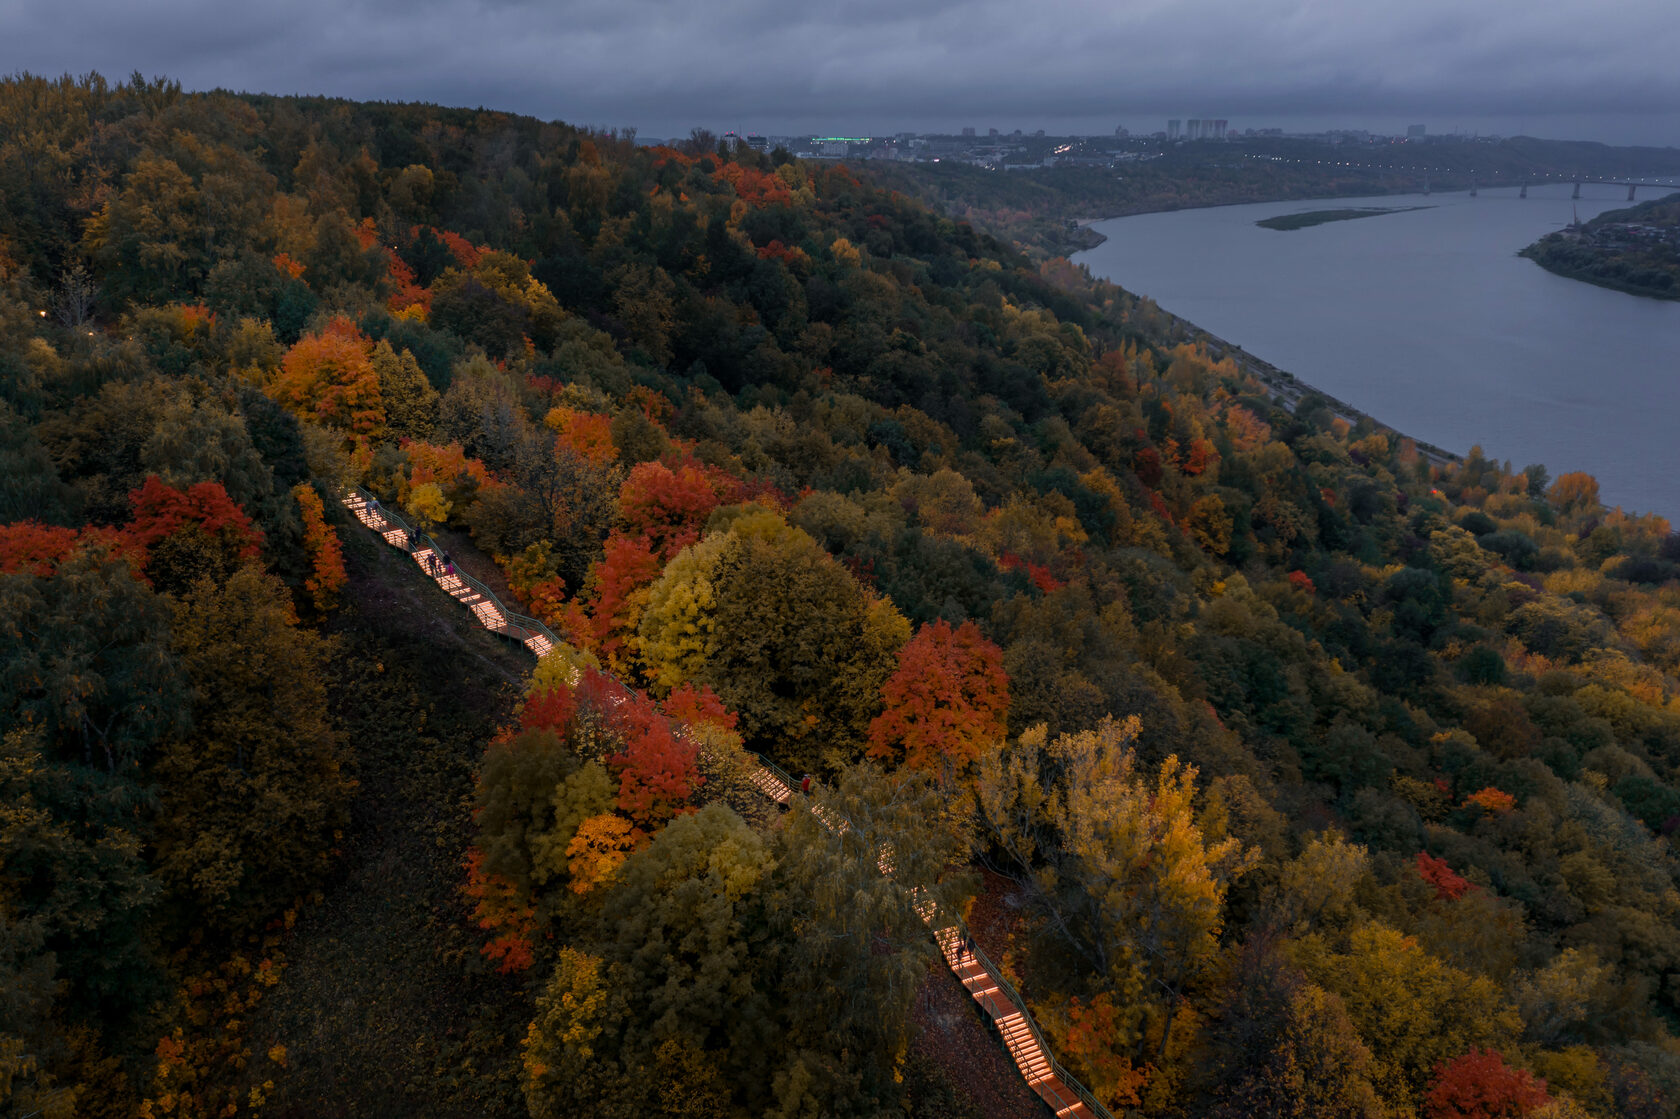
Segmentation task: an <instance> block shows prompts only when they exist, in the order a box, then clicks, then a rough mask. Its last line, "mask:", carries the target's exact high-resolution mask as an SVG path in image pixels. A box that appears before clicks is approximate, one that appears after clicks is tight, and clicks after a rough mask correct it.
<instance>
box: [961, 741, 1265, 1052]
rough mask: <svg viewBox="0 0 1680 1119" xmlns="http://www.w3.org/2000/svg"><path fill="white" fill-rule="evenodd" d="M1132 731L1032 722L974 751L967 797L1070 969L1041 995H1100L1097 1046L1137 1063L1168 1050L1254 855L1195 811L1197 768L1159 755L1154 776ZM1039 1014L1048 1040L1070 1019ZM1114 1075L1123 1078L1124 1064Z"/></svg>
mask: <svg viewBox="0 0 1680 1119" xmlns="http://www.w3.org/2000/svg"><path fill="white" fill-rule="evenodd" d="M1139 729H1140V724H1139V721H1138V719H1137V718H1136V716H1133V717H1131V718H1128V719H1124V720H1117V719H1113V718H1106V719H1104V720H1103V722H1102V723H1101V725H1099V726H1098V727H1097V728H1096V729H1095V730H1088V731H1082V732H1080V733H1078V734H1064V735H1061V736H1060V737H1058V738H1056V739H1055V740H1054V741H1048V735H1047V733H1046V731H1045V728H1044V727H1043V726H1042V725H1041V726H1038V727H1035V728H1033V729H1031V730H1028V731H1026V732H1025V733H1023V734H1022V735H1021V736H1020V738H1019V740H1018V741H1017V742H1016V743H1015V744H1014V745H1013V746H1009V747H1007V748H997V749H993V750H991V751H989V752H987V753H986V754H984V755H982V757H981V759H980V762H979V765H978V767H977V780H976V799H977V804H978V809H979V816H980V821H981V826H982V829H983V831H984V832H985V834H986V837H987V838H988V839H989V840H990V841H991V842H992V843H993V844H994V845H996V846H997V847H998V848H1000V849H1001V850H1003V851H1005V852H1007V853H1008V854H1009V855H1010V856H1011V857H1012V858H1013V859H1014V860H1015V861H1016V862H1017V863H1018V864H1019V866H1020V868H1021V871H1022V873H1023V874H1024V876H1025V877H1026V880H1027V884H1028V885H1029V886H1030V887H1031V888H1032V890H1033V893H1034V895H1035V898H1036V900H1037V901H1038V903H1039V905H1040V908H1041V911H1042V914H1043V916H1044V928H1045V930H1046V933H1047V940H1046V944H1045V947H1046V948H1048V949H1049V950H1050V951H1051V952H1052V953H1053V955H1054V957H1056V958H1058V965H1059V966H1058V967H1057V970H1058V971H1060V972H1061V973H1063V974H1065V975H1066V976H1067V979H1066V980H1065V981H1063V982H1062V983H1061V984H1060V985H1061V986H1063V987H1064V988H1065V990H1062V991H1059V992H1049V991H1046V992H1040V993H1039V994H1041V995H1042V997H1043V1000H1044V1001H1045V1002H1046V1003H1053V1002H1054V1003H1062V1004H1063V1005H1067V1006H1070V1007H1073V1008H1075V1009H1077V1007H1078V1006H1080V1005H1081V1003H1080V1000H1081V999H1083V1000H1084V1005H1086V1006H1089V1005H1091V1004H1092V1003H1094V1002H1095V1001H1096V1000H1102V1001H1101V1005H1102V1006H1103V1007H1104V1013H1103V1015H1102V1017H1103V1019H1104V1024H1103V1030H1102V1032H1103V1033H1104V1035H1105V1036H1104V1038H1103V1039H1102V1041H1103V1042H1104V1044H1106V1046H1107V1048H1108V1050H1109V1051H1110V1052H1111V1053H1112V1054H1115V1055H1118V1056H1121V1057H1124V1058H1126V1059H1127V1060H1129V1061H1132V1062H1134V1063H1135V1064H1136V1065H1138V1066H1140V1067H1141V1066H1142V1065H1143V1064H1147V1063H1151V1062H1155V1061H1157V1060H1158V1059H1159V1057H1160V1055H1161V1054H1162V1053H1165V1052H1167V1051H1168V1049H1169V1047H1170V1046H1171V1045H1172V1031H1173V1023H1174V1021H1175V1020H1176V1019H1177V1018H1179V1017H1180V1015H1179V1011H1180V1009H1181V1005H1182V1004H1183V1002H1184V1000H1185V998H1186V997H1187V996H1188V995H1190V994H1191V993H1193V992H1194V991H1195V990H1196V989H1197V987H1198V986H1199V985H1200V984H1202V983H1204V982H1205V981H1207V980H1208V979H1209V978H1210V976H1211V973H1212V972H1213V970H1214V968H1215V964H1216V963H1217V959H1218V955H1219V933H1220V929H1221V927H1222V924H1223V910H1224V903H1225V892H1226V889H1227V888H1228V886H1229V885H1230V883H1231V882H1232V881H1233V880H1234V879H1235V878H1236V877H1237V876H1239V875H1240V874H1242V873H1244V872H1245V871H1246V870H1248V869H1249V868H1250V867H1252V866H1253V865H1254V863H1255V861H1256V856H1257V853H1256V852H1253V851H1250V850H1247V849H1245V848H1244V847H1243V846H1242V844H1241V843H1240V842H1239V841H1238V840H1237V839H1235V838H1234V837H1231V836H1227V835H1224V834H1223V822H1222V821H1221V820H1219V819H1217V818H1215V817H1214V815H1213V814H1203V815H1198V813H1197V810H1196V785H1195V782H1196V769H1195V767H1193V766H1187V765H1184V764H1183V763H1181V762H1180V761H1179V760H1178V758H1176V757H1168V758H1167V759H1166V760H1164V761H1163V762H1161V764H1160V765H1159V766H1158V767H1155V768H1154V771H1153V772H1150V771H1149V769H1148V768H1146V767H1145V766H1144V765H1143V764H1142V763H1141V762H1140V761H1139V758H1138V756H1137V753H1136V750H1135V748H1134V747H1135V743H1136V740H1137V736H1138V732H1139ZM1029 997H1032V996H1029ZM1109 1007H1112V1013H1110V1012H1109V1011H1108V1009H1107V1008H1109ZM1085 1017H1086V1018H1088V1017H1089V1015H1085ZM1047 1018H1048V1022H1047V1024H1048V1025H1049V1026H1050V1029H1051V1032H1052V1034H1055V1033H1056V1032H1057V1031H1058V1029H1059V1028H1065V1027H1067V1026H1068V1025H1069V1024H1070V1023H1073V1022H1075V1021H1077V1020H1078V1019H1079V1018H1080V1015H1079V1014H1077V1013H1074V1014H1070V1015H1063V1014H1051V1015H1048V1016H1047ZM1086 1028H1087V1030H1088V1028H1089V1024H1088V1023H1086ZM1183 1040H1184V1039H1181V1042H1182V1041H1183ZM1081 1042H1082V1044H1083V1045H1084V1046H1085V1047H1086V1048H1090V1046H1091V1039H1090V1038H1088V1037H1084V1038H1081ZM1113 1076H1114V1077H1116V1078H1118V1079H1120V1080H1125V1079H1126V1077H1125V1075H1124V1068H1121V1069H1120V1070H1119V1071H1117V1072H1115V1073H1113Z"/></svg>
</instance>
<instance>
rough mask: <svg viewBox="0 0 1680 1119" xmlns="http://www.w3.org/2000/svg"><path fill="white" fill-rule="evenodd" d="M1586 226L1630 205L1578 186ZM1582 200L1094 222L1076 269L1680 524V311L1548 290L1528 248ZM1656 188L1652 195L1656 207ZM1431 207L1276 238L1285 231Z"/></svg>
mask: <svg viewBox="0 0 1680 1119" xmlns="http://www.w3.org/2000/svg"><path fill="white" fill-rule="evenodd" d="M1581 190H1582V195H1583V197H1582V198H1581V200H1580V201H1579V202H1578V203H1574V205H1575V206H1576V207H1578V208H1579V213H1580V216H1581V220H1582V221H1585V220H1586V219H1588V218H1590V217H1592V216H1594V215H1595V214H1598V213H1600V212H1601V211H1603V210H1609V209H1615V208H1617V207H1621V206H1625V205H1627V201H1626V198H1627V194H1626V191H1625V190H1617V189H1616V188H1614V187H1609V186H1599V187H1594V186H1590V185H1588V186H1583V187H1582V188H1581ZM1569 192H1570V188H1569V187H1568V186H1567V185H1563V186H1555V187H1554V186H1545V187H1534V188H1531V189H1530V191H1529V196H1528V198H1526V199H1519V198H1518V197H1517V192H1516V191H1515V190H1514V189H1509V190H1506V189H1501V190H1487V191H1483V192H1482V194H1481V196H1480V197H1479V198H1471V197H1469V196H1467V195H1465V194H1435V195H1432V196H1429V197H1425V196H1423V195H1388V196H1385V197H1382V198H1369V199H1337V200H1335V201H1316V202H1271V203H1263V204H1260V205H1253V206H1220V207H1214V208H1210V209H1202V210H1177V211H1174V212H1172V213H1164V214H1143V215H1140V216H1138V217H1130V218H1116V219H1114V220H1112V221H1105V222H1099V223H1098V224H1097V225H1096V226H1095V228H1096V229H1097V231H1098V232H1100V233H1102V234H1104V235H1105V236H1107V238H1108V240H1107V241H1105V242H1104V243H1103V244H1101V245H1099V246H1097V247H1096V248H1095V249H1092V250H1090V251H1089V252H1084V253H1080V254H1078V256H1076V257H1075V258H1074V259H1075V260H1076V261H1077V262H1079V263H1082V264H1085V265H1088V266H1089V267H1090V269H1091V271H1092V272H1093V273H1094V274H1096V275H1098V276H1104V277H1107V278H1108V279H1110V280H1113V281H1114V282H1115V283H1117V284H1119V285H1120V286H1122V287H1124V288H1126V289H1127V290H1128V291H1131V292H1135V293H1137V294H1139V295H1147V296H1151V297H1153V298H1154V299H1155V301H1156V303H1158V304H1159V305H1160V306H1161V307H1162V308H1163V309H1165V310H1167V311H1171V312H1172V313H1174V314H1176V315H1179V316H1181V317H1183V318H1185V319H1188V320H1190V321H1191V322H1193V323H1195V324H1196V325H1197V326H1199V327H1201V328H1202V329H1204V330H1207V331H1211V332H1212V333H1214V334H1216V335H1218V336H1219V337H1221V338H1224V339H1225V340H1227V341H1229V342H1233V343H1235V344H1237V345H1239V346H1241V347H1242V348H1243V349H1244V350H1246V351H1248V352H1249V353H1251V354H1254V355H1255V356H1257V357H1260V358H1263V359H1264V360H1266V361H1269V362H1271V363H1272V364H1273V365H1276V366H1277V367H1278V368H1280V369H1284V370H1287V371H1288V372H1290V373H1293V374H1295V376H1297V377H1299V378H1300V379H1301V380H1302V381H1305V382H1306V383H1307V384H1309V385H1312V386H1314V387H1316V388H1320V389H1323V390H1324V391H1325V392H1327V393H1329V394H1330V395H1332V396H1335V397H1338V398H1340V399H1342V400H1345V401H1347V402H1348V403H1349V404H1351V405H1353V406H1354V407H1356V408H1359V409H1360V410H1362V411H1364V412H1367V413H1369V414H1371V415H1373V416H1375V417H1377V418H1378V419H1379V420H1381V421H1382V422H1383V423H1386V424H1388V425H1390V426H1392V427H1394V428H1395V429H1397V430H1399V431H1402V432H1405V433H1406V434H1408V435H1414V436H1416V437H1418V438H1420V439H1424V440H1427V441H1428V442H1431V443H1434V444H1436V445H1438V446H1441V447H1444V448H1447V449H1448V450H1454V451H1459V452H1463V451H1466V450H1469V448H1470V447H1471V445H1472V444H1476V443H1480V444H1481V445H1482V448H1483V450H1484V451H1485V452H1486V453H1487V455H1488V456H1489V457H1490V458H1496V459H1509V460H1511V463H1512V465H1513V466H1514V467H1516V468H1518V469H1521V468H1522V467H1523V466H1525V465H1527V464H1528V463H1533V462H1540V463H1544V464H1545V465H1546V466H1547V468H1548V469H1550V470H1551V472H1552V475H1553V476H1554V477H1556V476H1557V475H1558V474H1561V473H1563V472H1565V471H1569V470H1585V471H1587V472H1589V473H1591V474H1593V475H1594V476H1596V477H1597V478H1598V480H1599V484H1600V491H1601V496H1602V497H1603V500H1604V502H1605V503H1606V504H1608V505H1621V506H1623V507H1624V508H1627V509H1628V510H1629V511H1633V510H1638V511H1640V512H1655V513H1661V514H1662V515H1663V516H1665V517H1668V518H1669V519H1670V520H1672V521H1674V522H1675V523H1676V524H1680V302H1668V301H1659V300H1654V299H1644V298H1640V297H1638V296H1633V295H1624V294H1622V293H1621V292H1616V291H1609V290H1607V289H1604V288H1599V287H1594V286H1592V285H1591V284H1584V283H1581V282H1579V281H1576V280H1566V279H1564V278H1562V277H1561V276H1554V275H1552V274H1551V273H1550V272H1547V271H1545V270H1544V269H1542V268H1541V267H1540V266H1539V265H1537V264H1535V263H1533V262H1532V261H1528V260H1524V259H1522V258H1521V257H1518V256H1517V255H1516V254H1517V251H1518V250H1519V249H1521V248H1523V246H1525V245H1527V244H1529V243H1530V242H1531V241H1533V240H1535V239H1536V238H1537V237H1539V236H1540V235H1541V234H1543V233H1548V232H1551V231H1552V230H1555V229H1559V228H1561V227H1563V226H1565V225H1567V224H1568V223H1569V220H1570V212H1571V211H1570V207H1571V202H1570V198H1569ZM1660 193H1661V192H1659V191H1644V192H1641V194H1642V198H1643V197H1656V196H1657V195H1658V194H1660ZM1344 206H1346V207H1357V206H1383V207H1395V206H1428V207H1429V209H1426V210H1413V211H1410V212H1408V213H1397V214H1384V215H1381V216H1378V217H1372V218H1360V219H1358V220H1355V221H1338V222H1328V223H1326V224H1324V225H1316V226H1311V227H1309V228H1306V229H1296V230H1289V231H1278V230H1271V229H1262V228H1260V227H1259V226H1257V225H1255V224H1254V223H1255V222H1256V221H1257V220H1259V219H1261V218H1268V217H1273V216H1275V215H1277V214H1292V213H1300V212H1305V211H1308V210H1329V209H1338V208H1341V207H1344Z"/></svg>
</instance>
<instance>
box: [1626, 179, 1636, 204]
mask: <svg viewBox="0 0 1680 1119" xmlns="http://www.w3.org/2000/svg"><path fill="white" fill-rule="evenodd" d="M1637 189H1638V188H1637V187H1635V186H1634V185H1633V184H1632V183H1629V184H1628V201H1629V202H1632V201H1633V192H1634V191H1635V190H1637Z"/></svg>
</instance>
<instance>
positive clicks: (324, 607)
mask: <svg viewBox="0 0 1680 1119" xmlns="http://www.w3.org/2000/svg"><path fill="white" fill-rule="evenodd" d="M292 496H293V497H295V498H297V503H298V509H299V510H301V511H302V513H303V546H304V548H305V549H307V550H308V552H309V559H310V563H311V571H310V574H309V577H308V578H307V579H305V580H304V581H303V589H304V590H306V591H308V592H309V597H310V600H311V601H312V602H314V603H315V609H317V610H319V611H321V612H322V613H326V612H327V611H328V610H331V609H332V608H333V607H334V606H335V605H336V604H337V603H338V592H339V591H341V590H343V589H344V584H345V583H346V582H347V581H348V579H349V576H348V575H346V574H345V571H344V550H343V549H342V548H341V547H339V543H338V533H337V532H335V531H334V530H333V527H332V526H331V525H329V524H328V523H327V511H326V507H325V506H324V505H322V504H321V496H320V495H319V494H317V493H316V492H315V488H314V487H313V486H311V485H310V484H309V483H308V482H299V483H298V484H297V485H295V486H293V487H292Z"/></svg>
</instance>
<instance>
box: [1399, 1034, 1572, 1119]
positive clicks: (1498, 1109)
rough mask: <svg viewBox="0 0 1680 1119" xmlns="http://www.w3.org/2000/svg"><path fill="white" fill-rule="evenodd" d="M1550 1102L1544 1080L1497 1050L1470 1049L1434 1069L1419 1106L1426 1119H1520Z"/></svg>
mask: <svg viewBox="0 0 1680 1119" xmlns="http://www.w3.org/2000/svg"><path fill="white" fill-rule="evenodd" d="M1550 1102H1551V1097H1550V1096H1549V1095H1547V1094H1546V1082H1545V1081H1544V1080H1541V1079H1539V1078H1538V1077H1536V1076H1535V1075H1534V1074H1533V1073H1531V1072H1529V1071H1528V1070H1527V1069H1521V1068H1513V1067H1511V1066H1510V1065H1508V1064H1506V1063H1505V1058H1504V1057H1503V1056H1502V1055H1501V1054H1500V1052H1499V1051H1498V1050H1497V1049H1472V1050H1470V1052H1468V1053H1466V1054H1464V1055H1463V1056H1462V1057H1457V1058H1454V1059H1453V1060H1451V1061H1448V1062H1446V1063H1445V1064H1442V1065H1437V1066H1436V1068H1435V1082H1434V1083H1433V1084H1431V1085H1430V1087H1429V1094H1428V1095H1426V1096H1425V1097H1424V1101H1423V1105H1424V1111H1425V1112H1426V1113H1427V1114H1428V1116H1429V1119H1523V1117H1524V1116H1527V1115H1531V1114H1533V1112H1534V1111H1535V1110H1536V1109H1537V1108H1540V1107H1542V1106H1544V1105H1545V1104H1547V1103H1550Z"/></svg>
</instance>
